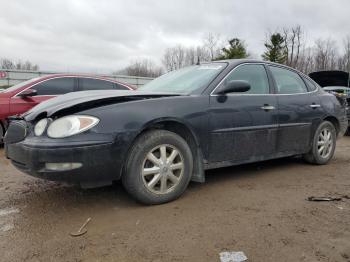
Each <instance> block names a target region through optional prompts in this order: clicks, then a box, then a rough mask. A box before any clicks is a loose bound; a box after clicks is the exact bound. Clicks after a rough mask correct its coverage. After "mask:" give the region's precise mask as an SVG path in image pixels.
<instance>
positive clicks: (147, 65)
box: [113, 59, 163, 77]
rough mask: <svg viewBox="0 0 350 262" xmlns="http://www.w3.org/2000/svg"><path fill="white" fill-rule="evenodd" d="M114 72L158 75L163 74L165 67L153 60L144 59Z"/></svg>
mask: <svg viewBox="0 0 350 262" xmlns="http://www.w3.org/2000/svg"><path fill="white" fill-rule="evenodd" d="M113 74H115V75H118V74H123V75H129V76H141V77H158V76H160V75H162V74H163V68H161V67H159V66H157V65H155V63H154V62H153V61H152V60H149V59H142V60H136V61H133V62H131V63H130V65H129V66H127V67H126V68H124V69H122V70H119V71H116V72H114V73H113Z"/></svg>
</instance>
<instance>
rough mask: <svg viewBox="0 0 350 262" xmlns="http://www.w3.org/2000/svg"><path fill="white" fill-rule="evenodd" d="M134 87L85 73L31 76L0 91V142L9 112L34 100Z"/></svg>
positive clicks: (24, 108)
mask: <svg viewBox="0 0 350 262" xmlns="http://www.w3.org/2000/svg"><path fill="white" fill-rule="evenodd" d="M106 89H117V90H134V88H133V87H131V86H129V85H127V84H124V83H120V82H118V81H115V80H113V79H108V78H102V77H95V76H86V75H62V74H61V75H49V76H43V77H38V78H34V79H31V80H28V81H25V82H22V83H19V84H17V85H15V86H12V87H10V88H8V89H5V90H3V91H0V143H1V142H2V138H3V136H4V134H5V131H6V128H7V118H8V117H9V116H13V115H17V114H22V113H24V112H26V111H27V110H29V109H31V108H32V107H34V106H36V105H37V104H39V103H41V102H43V101H45V100H47V99H50V98H53V97H56V96H58V95H62V94H66V93H69V92H75V91H85V90H106Z"/></svg>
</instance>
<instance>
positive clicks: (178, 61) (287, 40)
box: [128, 25, 350, 77]
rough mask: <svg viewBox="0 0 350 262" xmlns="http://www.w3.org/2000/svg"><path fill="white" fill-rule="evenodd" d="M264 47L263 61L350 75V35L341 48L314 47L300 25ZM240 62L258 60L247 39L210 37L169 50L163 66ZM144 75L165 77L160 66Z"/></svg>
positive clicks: (321, 43)
mask: <svg viewBox="0 0 350 262" xmlns="http://www.w3.org/2000/svg"><path fill="white" fill-rule="evenodd" d="M264 46H265V51H264V53H263V54H262V55H261V59H263V60H265V61H271V62H276V63H280V64H285V65H287V66H290V67H293V68H295V69H297V70H299V71H301V72H303V73H305V74H309V73H311V72H314V71H321V70H341V71H346V72H350V35H348V36H344V39H343V41H342V46H341V48H339V47H338V45H337V43H336V41H335V40H333V39H332V38H319V39H316V40H315V41H314V42H313V43H311V44H310V43H308V42H307V39H306V33H305V31H304V29H303V28H302V27H301V26H300V25H296V26H293V27H290V28H288V27H284V28H282V29H279V30H275V31H274V32H267V33H266V40H265V43H264ZM239 58H257V57H254V56H252V55H251V54H250V52H249V51H248V48H247V45H246V43H245V41H244V40H243V39H240V38H231V39H229V40H227V41H223V40H222V38H221V37H220V36H219V35H215V34H213V33H208V34H207V35H206V36H205V37H204V38H203V39H202V43H201V44H200V45H198V46H190V47H186V46H183V45H181V44H175V45H174V46H172V47H168V48H167V49H166V50H165V52H164V54H163V56H162V64H163V67H164V71H165V72H169V71H173V70H176V69H179V68H182V67H185V66H189V65H195V64H197V63H200V62H209V61H216V60H222V59H239ZM257 59H259V57H258V58H257ZM147 61H151V60H150V59H143V60H142V63H141V64H148V65H155V63H154V62H148V63H147ZM138 64H140V61H138V62H134V63H131V64H130V66H129V67H128V68H138V67H139V65H138ZM141 71H142V72H143V74H142V76H150V75H152V76H153V77H154V76H157V75H161V74H162V73H164V71H163V70H162V69H161V67H159V66H155V67H154V68H153V67H152V66H149V67H147V70H141ZM147 72H149V73H150V74H149V75H148V73H147Z"/></svg>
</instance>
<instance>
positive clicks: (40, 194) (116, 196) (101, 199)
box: [9, 158, 306, 210]
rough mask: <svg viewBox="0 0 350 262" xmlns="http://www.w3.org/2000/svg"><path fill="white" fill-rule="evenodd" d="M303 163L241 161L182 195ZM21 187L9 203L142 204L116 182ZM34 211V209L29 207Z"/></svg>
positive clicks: (36, 183) (36, 182)
mask: <svg viewBox="0 0 350 262" xmlns="http://www.w3.org/2000/svg"><path fill="white" fill-rule="evenodd" d="M296 165H306V164H305V163H304V162H303V160H302V159H300V158H282V159H275V160H270V161H264V162H258V163H254V164H245V165H240V166H232V167H226V168H219V169H213V170H209V171H206V182H205V183H194V182H192V183H190V185H189V187H188V188H187V191H186V194H185V196H190V195H191V194H192V193H195V192H197V191H199V190H206V189H210V188H211V187H214V186H217V185H220V184H227V183H232V184H235V183H236V182H239V181H241V180H242V179H247V178H248V179H252V178H253V179H254V178H255V177H256V178H259V177H260V178H261V176H267V175H269V173H270V172H272V171H275V170H276V169H277V170H279V171H281V172H282V171H283V170H286V169H288V168H290V167H292V166H296ZM24 185H25V189H23V190H22V191H21V192H20V194H14V195H13V197H14V199H10V200H9V201H11V202H12V203H15V204H20V203H25V204H26V206H30V207H35V206H37V205H39V206H42V205H48V206H51V205H52V206H57V205H60V206H64V207H65V208H70V207H71V208H76V207H79V206H94V205H96V206H98V205H102V206H105V207H108V206H110V207H115V206H118V207H119V208H127V207H137V206H142V205H140V204H138V203H136V202H135V201H134V200H133V199H132V198H131V197H130V196H129V195H128V194H127V192H126V191H125V190H124V188H123V186H122V184H121V182H120V181H117V182H115V183H114V184H113V185H112V186H105V187H101V188H95V189H82V188H80V187H78V186H72V185H66V184H61V183H55V182H49V181H45V180H41V179H33V180H30V181H28V182H25V183H24ZM33 210H35V208H34V209H33Z"/></svg>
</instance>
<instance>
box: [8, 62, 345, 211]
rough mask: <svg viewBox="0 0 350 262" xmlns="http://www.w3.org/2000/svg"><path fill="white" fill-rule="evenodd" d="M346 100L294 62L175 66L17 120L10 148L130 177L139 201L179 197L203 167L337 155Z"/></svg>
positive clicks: (56, 169) (90, 183) (89, 180)
mask: <svg viewBox="0 0 350 262" xmlns="http://www.w3.org/2000/svg"><path fill="white" fill-rule="evenodd" d="M346 127H347V119H346V115H345V109H344V108H343V107H342V106H341V105H340V104H339V102H338V100H337V99H336V98H335V96H333V95H331V94H328V93H326V92H324V91H323V90H322V89H321V88H320V87H319V86H318V85H317V84H316V83H315V82H313V80H311V79H310V78H309V77H308V76H306V75H304V74H302V73H300V72H297V71H295V70H293V69H291V68H288V67H286V66H282V65H278V64H273V63H267V62H261V61H254V60H229V61H218V62H212V63H204V64H201V65H195V66H190V67H187V68H183V69H180V70H177V71H173V72H170V73H168V74H166V75H163V76H162V77H160V78H157V79H156V80H154V81H152V82H150V83H149V84H147V85H145V86H143V87H142V88H140V89H139V90H138V91H86V92H85V91H84V92H77V93H72V94H68V95H63V96H61V97H58V98H54V99H52V100H49V101H47V102H44V103H42V104H40V105H38V106H37V107H35V108H33V109H32V110H31V111H29V112H28V113H26V114H25V115H23V116H22V117H19V118H17V119H14V120H12V122H11V124H10V127H9V130H8V132H7V134H6V137H5V150H6V156H7V157H8V158H9V159H11V160H12V163H13V165H14V166H15V167H17V168H18V169H19V170H21V171H23V172H25V173H28V174H30V175H33V176H36V177H40V178H45V179H48V180H57V181H67V182H72V183H79V184H80V185H81V186H82V187H95V186H103V185H108V184H111V183H112V182H113V181H115V180H119V179H121V180H122V183H123V185H124V187H125V189H126V190H127V191H128V192H129V193H130V194H131V195H132V196H133V197H134V198H135V199H137V200H138V201H140V202H142V203H146V204H160V203H165V202H168V201H171V200H174V199H176V198H178V197H179V196H180V195H181V194H182V193H183V192H184V191H185V189H186V187H187V186H188V184H189V182H190V181H196V182H204V180H205V173H204V170H206V169H211V168H218V167H224V166H231V165H238V164H242V163H249V162H256V161H262V160H267V159H273V158H280V157H286V156H294V155H302V156H303V157H304V158H305V160H306V161H308V162H310V163H313V164H320V165H322V164H326V163H328V162H329V161H330V159H331V158H332V157H333V154H334V150H335V146H336V138H337V137H338V136H342V135H343V134H344V132H345V129H346Z"/></svg>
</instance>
